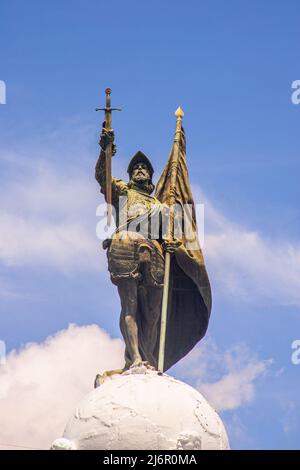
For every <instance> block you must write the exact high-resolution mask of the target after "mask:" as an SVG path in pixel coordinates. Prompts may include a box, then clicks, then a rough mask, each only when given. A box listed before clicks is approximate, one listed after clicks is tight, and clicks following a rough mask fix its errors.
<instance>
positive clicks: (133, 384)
mask: <svg viewBox="0 0 300 470" xmlns="http://www.w3.org/2000/svg"><path fill="white" fill-rule="evenodd" d="M63 438H64V439H65V440H68V441H70V444H69V445H70V446H71V447H72V448H74V447H75V448H76V449H81V450H84V449H91V450H98V449H104V450H138V449H141V450H173V449H185V450H187V449H193V450H200V449H203V450H208V449H229V444H228V438H227V434H226V431H225V428H224V425H223V423H222V421H221V419H220V417H219V416H218V415H217V413H216V412H215V410H214V409H213V408H212V407H211V406H210V405H209V403H208V402H207V401H206V400H205V398H204V397H203V396H202V395H201V394H200V393H199V392H198V391H197V390H195V389H194V388H192V387H190V386H189V385H187V384H185V383H183V382H181V381H179V380H176V379H174V378H173V377H170V376H168V375H166V374H164V375H158V374H157V372H155V371H152V370H149V369H146V368H145V367H136V368H133V369H130V370H129V371H127V372H125V373H123V374H121V375H120V374H116V375H113V376H112V377H111V378H107V379H106V380H105V382H104V383H103V384H102V385H100V386H99V387H98V388H96V389H95V390H93V391H92V392H90V393H89V394H88V395H86V396H85V397H84V398H83V400H82V401H81V402H80V403H79V404H78V406H77V408H76V410H75V412H74V414H73V416H72V417H71V419H70V420H69V423H68V424H67V427H66V429H65V432H64V435H63ZM64 442H65V441H64ZM58 447H59V446H57V447H56V448H58ZM64 448H66V447H65V446H64Z"/></svg>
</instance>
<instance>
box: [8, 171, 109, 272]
mask: <svg viewBox="0 0 300 470" xmlns="http://www.w3.org/2000/svg"><path fill="white" fill-rule="evenodd" d="M86 179H87V178H86V177H85V175H74V174H73V175H69V174H68V175H66V174H65V175H61V174H59V173H58V172H55V171H54V170H53V169H52V170H50V169H49V167H48V166H41V165H40V166H39V168H38V169H36V170H35V171H34V172H33V173H30V174H29V175H26V177H24V178H23V179H22V180H21V181H20V180H19V179H18V180H17V181H16V180H13V181H12V182H10V184H7V185H4V186H2V188H1V190H0V198H1V210H0V226H1V231H0V261H1V262H2V263H3V264H4V265H8V266H12V265H13V266H22V265H23V266H41V265H46V266H51V267H55V268H57V269H60V270H66V271H67V270H70V269H88V270H94V269H99V266H100V265H101V261H100V259H99V257H100V253H101V251H100V250H99V244H100V243H99V240H98V239H97V238H96V232H95V230H96V217H95V210H96V201H97V199H96V194H97V193H96V189H95V187H94V186H93V185H91V184H89V182H87V181H86ZM12 196H13V197H12ZM103 259H104V256H103V253H102V260H103Z"/></svg>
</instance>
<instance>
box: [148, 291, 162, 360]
mask: <svg viewBox="0 0 300 470" xmlns="http://www.w3.org/2000/svg"><path fill="white" fill-rule="evenodd" d="M162 294H163V289H162V288H160V287H151V288H149V289H148V292H147V297H148V309H149V310H148V318H147V328H148V335H147V336H148V338H149V339H148V344H149V349H150V352H151V354H153V352H154V349H155V345H156V342H157V335H158V326H159V325H158V323H159V320H160V314H161V302H162Z"/></svg>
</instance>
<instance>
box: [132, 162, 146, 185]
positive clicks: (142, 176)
mask: <svg viewBox="0 0 300 470" xmlns="http://www.w3.org/2000/svg"><path fill="white" fill-rule="evenodd" d="M131 180H132V181H133V182H134V183H135V184H140V185H144V184H146V183H148V182H149V181H150V180H151V176H150V172H149V169H148V167H147V165H146V164H145V163H136V164H135V165H134V167H133V169H132V174H131Z"/></svg>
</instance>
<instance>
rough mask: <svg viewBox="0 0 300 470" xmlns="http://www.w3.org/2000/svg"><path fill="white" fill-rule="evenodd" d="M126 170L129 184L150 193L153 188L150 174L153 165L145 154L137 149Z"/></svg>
mask: <svg viewBox="0 0 300 470" xmlns="http://www.w3.org/2000/svg"><path fill="white" fill-rule="evenodd" d="M127 172H128V174H129V186H130V185H131V186H133V185H135V186H138V187H140V188H141V189H142V190H143V191H146V192H147V193H149V194H151V193H152V191H153V190H154V184H153V183H152V175H153V173H154V170H153V166H152V165H151V162H150V160H149V159H148V158H147V157H146V155H145V154H144V153H143V152H141V151H138V152H137V153H136V154H135V155H134V156H133V157H132V159H131V161H130V163H129V165H128V169H127Z"/></svg>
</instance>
